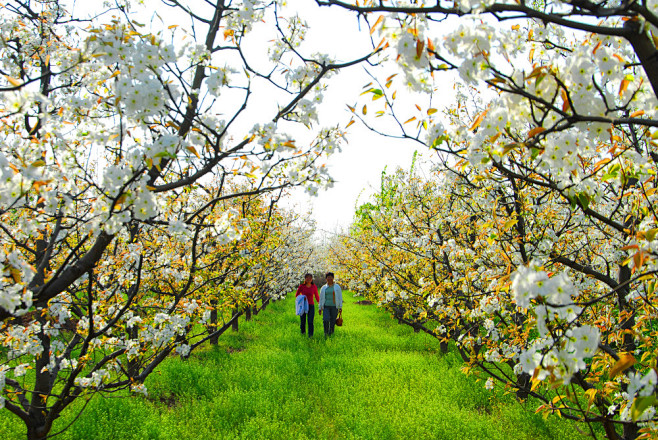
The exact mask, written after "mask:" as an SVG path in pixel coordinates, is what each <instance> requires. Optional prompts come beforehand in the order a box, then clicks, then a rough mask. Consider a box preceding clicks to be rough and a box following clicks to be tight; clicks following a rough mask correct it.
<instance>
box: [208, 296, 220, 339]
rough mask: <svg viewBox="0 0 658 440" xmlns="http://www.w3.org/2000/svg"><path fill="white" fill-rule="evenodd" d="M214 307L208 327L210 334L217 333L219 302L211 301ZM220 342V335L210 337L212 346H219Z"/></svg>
mask: <svg viewBox="0 0 658 440" xmlns="http://www.w3.org/2000/svg"><path fill="white" fill-rule="evenodd" d="M210 304H211V305H212V310H211V311H210V325H209V326H208V331H209V332H210V333H215V332H216V331H217V307H216V306H217V301H210ZM218 342H219V333H217V334H216V335H212V336H211V337H210V345H217V343H218Z"/></svg>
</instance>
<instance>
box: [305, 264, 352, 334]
mask: <svg viewBox="0 0 658 440" xmlns="http://www.w3.org/2000/svg"><path fill="white" fill-rule="evenodd" d="M325 277H326V278H327V284H325V285H324V286H322V288H321V289H320V294H319V295H318V287H317V286H316V285H315V283H313V275H311V274H310V273H307V274H306V275H304V284H300V285H299V287H298V288H297V293H296V294H295V298H296V299H297V300H296V305H297V314H298V315H300V317H301V325H300V327H301V330H302V334H304V333H306V323H308V337H309V338H310V337H311V336H313V318H314V316H315V302H314V299H315V301H317V302H318V313H319V314H320V315H321V316H322V315H323V312H324V316H323V318H322V324H323V325H324V336H325V337H327V336H331V335H333V334H334V326H335V325H336V318H337V317H338V313H339V312H342V311H343V291H342V290H341V288H340V286H339V285H338V284H336V283H334V274H333V272H328V273H327V274H326V275H325ZM302 295H303V296H304V297H306V300H307V303H308V310H306V309H305V308H304V309H302V310H300V308H299V306H300V303H302V305H303V298H300V296H302ZM300 311H301V312H302V313H300Z"/></svg>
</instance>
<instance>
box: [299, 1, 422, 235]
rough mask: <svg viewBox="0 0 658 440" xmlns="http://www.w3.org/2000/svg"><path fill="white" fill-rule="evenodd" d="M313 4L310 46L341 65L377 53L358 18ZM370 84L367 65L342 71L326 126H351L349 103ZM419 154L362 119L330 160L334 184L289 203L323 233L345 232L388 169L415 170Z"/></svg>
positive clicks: (325, 110) (326, 110)
mask: <svg viewBox="0 0 658 440" xmlns="http://www.w3.org/2000/svg"><path fill="white" fill-rule="evenodd" d="M293 3H295V4H297V3H300V1H299V0H298V1H296V2H293ZM308 3H309V4H311V3H312V4H311V5H309V6H307V8H308V9H307V10H306V13H305V15H304V19H306V20H307V21H308V23H309V31H308V34H307V44H308V46H309V47H314V48H315V50H316V51H319V52H329V53H333V54H334V56H335V57H336V58H337V60H339V61H347V60H349V59H352V58H358V57H360V56H363V55H365V54H367V53H368V52H369V51H370V50H371V44H370V38H369V32H368V29H367V27H366V25H365V24H364V23H363V22H362V23H361V27H362V28H363V29H362V30H361V31H360V32H359V26H358V22H357V19H356V15H355V14H353V13H349V12H347V11H343V10H341V9H339V8H319V7H317V6H315V5H314V2H311V1H309V2H308ZM370 81H371V79H370V78H369V77H368V75H367V74H366V73H365V70H364V68H363V67H362V66H355V67H351V68H349V69H346V70H344V71H342V72H341V73H340V74H339V75H338V77H337V78H336V79H335V80H334V81H332V83H331V85H330V89H329V90H328V93H326V94H325V96H326V97H325V101H324V102H323V103H322V106H321V109H320V123H321V124H325V123H326V125H335V123H341V124H342V126H345V125H346V124H347V122H349V120H350V118H351V112H350V111H349V110H348V108H347V106H346V104H350V105H353V104H354V103H355V102H357V100H358V99H359V95H360V94H361V92H362V91H363V87H364V86H365V85H366V84H368V83H369V82H370ZM360 102H361V101H360ZM409 105H410V106H412V104H411V103H410V104H409ZM332 123H333V124H332ZM417 150H418V151H419V152H420V151H422V150H423V146H422V145H420V144H418V143H415V142H412V141H404V140H396V139H392V138H385V137H383V136H380V135H378V134H376V133H374V132H372V131H370V130H369V129H368V128H366V127H365V126H363V125H362V124H361V123H360V122H358V121H357V122H356V123H354V124H353V125H351V126H350V127H349V128H348V131H347V143H346V144H344V145H343V149H342V151H341V152H340V153H336V154H333V155H332V156H331V157H330V158H329V160H328V168H329V172H330V175H331V176H332V177H333V178H334V179H335V180H336V182H335V184H334V186H333V187H332V188H330V189H327V190H324V191H320V192H319V193H318V195H317V196H314V197H312V196H309V195H307V194H305V192H304V190H303V189H302V188H296V189H295V190H293V193H292V197H291V198H290V200H289V201H288V203H289V206H290V207H291V208H293V209H295V210H296V211H298V212H306V211H310V212H311V218H312V219H314V220H315V222H316V227H317V231H318V233H319V235H325V234H331V233H333V232H339V231H341V230H344V229H346V228H347V227H348V226H349V224H350V223H351V221H352V219H353V215H354V209H355V206H358V205H360V204H362V203H364V202H366V201H367V200H368V198H369V196H370V195H372V194H373V193H374V192H375V191H376V188H378V187H379V184H380V179H381V174H382V171H383V170H384V169H387V170H388V171H393V170H395V169H396V168H397V167H398V166H400V167H403V168H409V167H410V166H411V162H412V159H413V154H414V152H415V151H417Z"/></svg>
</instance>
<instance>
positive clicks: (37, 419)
mask: <svg viewBox="0 0 658 440" xmlns="http://www.w3.org/2000/svg"><path fill="white" fill-rule="evenodd" d="M51 428H52V422H49V421H47V420H46V417H45V416H44V415H43V414H42V413H41V411H39V410H35V411H30V423H29V424H28V425H27V440H44V439H46V438H48V433H49V432H50V429H51Z"/></svg>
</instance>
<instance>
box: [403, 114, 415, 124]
mask: <svg viewBox="0 0 658 440" xmlns="http://www.w3.org/2000/svg"><path fill="white" fill-rule="evenodd" d="M415 120H416V117H415V116H414V117H412V118H411V119H409V120H407V121H406V122H405V124H408V123H409V122H412V121H415Z"/></svg>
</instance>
